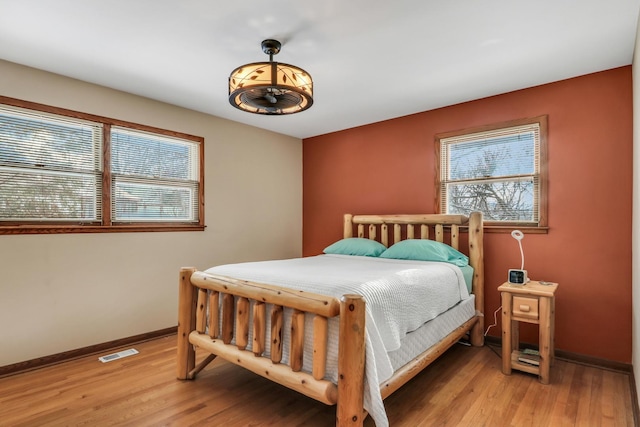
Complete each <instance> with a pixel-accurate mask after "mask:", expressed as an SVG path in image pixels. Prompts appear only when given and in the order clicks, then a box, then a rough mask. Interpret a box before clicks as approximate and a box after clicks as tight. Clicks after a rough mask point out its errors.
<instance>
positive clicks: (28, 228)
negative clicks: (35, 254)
mask: <svg viewBox="0 0 640 427" xmlns="http://www.w3.org/2000/svg"><path fill="white" fill-rule="evenodd" d="M204 229H205V226H204V225H198V224H189V225H177V224H154V225H111V226H102V225H64V226H62V225H12V226H0V235H10V234H76V233H144V232H168V231H204Z"/></svg>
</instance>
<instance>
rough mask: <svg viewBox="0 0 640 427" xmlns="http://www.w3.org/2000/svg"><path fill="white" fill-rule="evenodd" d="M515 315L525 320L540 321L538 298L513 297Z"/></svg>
mask: <svg viewBox="0 0 640 427" xmlns="http://www.w3.org/2000/svg"><path fill="white" fill-rule="evenodd" d="M511 311H512V312H513V315H514V316H516V317H522V318H525V319H533V320H538V298H529V297H520V296H516V295H514V296H513V307H512V309H511Z"/></svg>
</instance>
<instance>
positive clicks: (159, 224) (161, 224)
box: [0, 96, 205, 235]
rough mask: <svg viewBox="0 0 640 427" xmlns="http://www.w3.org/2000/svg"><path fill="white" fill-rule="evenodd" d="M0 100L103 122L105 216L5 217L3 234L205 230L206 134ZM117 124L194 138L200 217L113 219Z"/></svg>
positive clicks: (2, 225)
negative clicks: (114, 128) (88, 218)
mask: <svg viewBox="0 0 640 427" xmlns="http://www.w3.org/2000/svg"><path fill="white" fill-rule="evenodd" d="M0 104H3V105H7V106H12V107H19V108H24V109H28V110H34V111H37V112H43V113H48V114H55V115H60V116H65V117H69V118H72V119H79V120H85V121H91V122H96V123H99V124H101V125H102V127H103V132H102V182H101V185H102V194H101V196H102V220H99V221H90V222H83V221H64V222H54V221H51V220H47V221H46V222H45V221H10V222H9V221H2V222H0V235H6V234H66V233H113V232H153V231H155V232H165V231H203V230H204V229H205V224H204V138H203V137H200V136H195V135H190V134H186V133H182V132H176V131H171V130H167V129H161V128H157V127H154V126H148V125H141V124H137V123H132V122H128V121H124V120H119V119H113V118H109V117H104V116H98V115H94V114H89V113H82V112H79V111H74V110H68V109H65V108H60V107H53V106H49V105H44V104H39V103H35V102H31V101H24V100H20V99H15V98H10V97H6V96H0ZM112 126H117V127H121V128H127V129H131V130H134V131H142V132H148V133H152V134H157V135H159V136H167V137H172V138H179V139H184V140H188V141H193V142H194V143H196V144H198V150H199V157H200V158H199V159H198V160H199V176H198V180H199V184H198V194H197V197H198V219H197V221H193V222H179V221H145V222H129V223H122V222H120V223H118V224H114V223H113V222H112V200H111V192H112V191H111V187H112V176H111V167H110V166H111V127H112Z"/></svg>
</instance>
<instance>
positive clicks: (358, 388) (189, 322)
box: [177, 213, 484, 426]
mask: <svg viewBox="0 0 640 427" xmlns="http://www.w3.org/2000/svg"><path fill="white" fill-rule="evenodd" d="M461 227H468V248H469V251H468V253H469V260H470V265H471V266H472V267H473V268H474V278H473V293H474V295H475V308H476V315H475V316H474V317H473V318H472V319H470V320H469V321H467V322H466V323H465V324H463V325H461V326H460V327H458V328H457V329H456V330H454V331H453V332H452V333H451V334H449V335H448V336H447V337H445V338H444V339H442V340H441V341H440V342H439V343H437V344H436V345H434V346H432V347H431V348H429V349H427V350H425V351H424V352H423V353H422V354H421V355H419V356H418V357H416V358H415V359H414V360H413V361H412V362H410V363H408V364H407V365H406V366H404V367H402V368H400V369H399V370H398V371H397V372H396V373H395V374H394V375H393V377H392V378H390V379H389V380H387V381H386V382H385V383H384V384H381V395H382V397H383V398H385V397H387V396H388V395H390V394H391V393H392V392H393V391H395V390H396V389H398V388H399V387H400V386H401V385H403V384H405V383H406V382H407V381H408V380H409V379H411V378H412V377H413V376H415V375H416V374H417V373H418V372H420V371H421V370H422V369H423V368H424V367H426V366H427V365H429V364H430V363H431V362H433V361H434V360H435V359H436V358H437V357H438V356H439V355H441V354H442V353H443V352H444V351H445V350H446V349H447V348H449V347H450V346H451V345H453V344H454V343H455V342H457V341H458V340H459V339H460V338H462V337H463V336H465V335H466V334H469V338H470V340H471V343H472V344H473V345H483V342H484V335H483V332H484V331H483V330H484V319H483V314H482V313H483V306H484V261H483V256H484V255H483V245H482V240H483V230H482V215H481V214H479V213H472V214H471V215H470V217H469V218H467V217H465V216H463V215H366V216H352V215H345V218H344V237H345V238H348V237H352V236H353V232H354V229H355V230H356V231H357V236H358V237H368V238H370V239H376V240H378V241H381V243H383V244H384V245H385V246H389V245H390V243H395V242H397V241H399V240H402V239H404V238H417V237H416V236H417V235H418V233H419V238H423V239H424V238H430V235H431V236H433V239H434V240H437V241H440V242H443V241H444V239H445V234H447V235H448V237H449V241H450V243H449V244H450V245H451V246H452V247H454V248H456V249H458V246H459V233H460V228H461ZM430 230H431V231H430ZM391 232H392V235H393V240H391V238H390V236H389V234H390V233H391ZM430 233H432V234H430ZM268 307H270V309H269V313H267V308H268ZM285 309H290V310H291V312H292V314H291V322H290V324H291V327H290V328H288V330H285V328H284V326H283V325H284V324H285V321H284V311H285ZM267 316H268V317H267ZM307 316H311V317H312V319H313V322H312V325H313V326H312V327H311V329H312V330H310V331H305V317H307ZM333 317H338V320H339V338H338V340H339V341H338V372H337V374H338V381H337V385H336V384H334V383H332V382H331V381H328V380H326V379H324V378H325V374H326V368H327V339H328V324H329V319H331V318H333ZM267 324H269V325H270V330H269V335H270V337H271V338H270V340H269V342H267V341H266V337H267V329H266V328H267ZM309 336H311V337H312V338H311V340H312V343H313V349H312V352H313V354H312V366H311V367H307V366H305V371H303V370H302V364H303V356H304V342H305V337H309ZM249 337H251V340H252V341H251V342H249ZM285 341H286V342H287V343H288V345H289V355H288V360H283V343H284V342H285ZM195 347H198V348H201V349H203V350H205V351H207V352H208V353H210V356H209V357H207V358H206V359H205V360H204V361H202V362H201V363H200V364H199V365H198V366H196V364H195V360H196V358H195ZM217 356H220V357H222V358H224V359H225V360H227V361H230V362H232V363H235V364H237V365H240V366H243V367H244V368H246V369H249V370H251V371H253V372H254V373H256V374H258V375H261V376H263V377H265V378H268V379H270V380H273V381H276V382H278V383H280V384H282V385H285V386H287V387H289V388H291V389H293V390H296V391H298V392H300V393H303V394H305V395H307V396H309V397H311V398H313V399H316V400H318V401H320V402H324V403H326V404H329V405H333V404H336V405H337V409H336V423H337V425H338V426H361V425H362V424H363V421H364V417H365V416H366V412H365V411H364V409H363V392H364V375H365V373H364V372H365V369H364V368H365V302H364V299H363V297H361V296H359V295H344V296H343V297H342V298H340V299H338V298H334V297H330V296H326V295H319V294H314V293H309V292H303V291H297V290H291V289H287V288H285V287H279V286H272V285H266V284H261V283H256V282H251V281H246V280H238V279H233V278H229V277H225V276H216V275H211V274H206V273H203V272H199V271H196V269H195V268H183V269H182V270H181V271H180V301H179V318H178V365H177V376H178V378H179V379H193V378H194V377H195V376H196V374H197V373H198V372H199V371H200V370H202V369H203V368H204V367H205V366H206V365H207V364H208V363H210V362H211V361H212V360H213V359H215V358H216V357H217Z"/></svg>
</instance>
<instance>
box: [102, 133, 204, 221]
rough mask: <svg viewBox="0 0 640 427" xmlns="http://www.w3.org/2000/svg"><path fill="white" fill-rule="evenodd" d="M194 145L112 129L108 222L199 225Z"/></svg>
mask: <svg viewBox="0 0 640 427" xmlns="http://www.w3.org/2000/svg"><path fill="white" fill-rule="evenodd" d="M199 149H200V147H199V145H198V143H197V142H194V141H189V140H184V139H180V138H173V137H169V136H163V135H157V134H152V133H148V132H143V131H139V130H131V129H127V128H121V127H115V126H114V127H112V128H111V178H112V201H113V202H112V221H113V222H114V223H126V222H144V221H154V222H158V221H162V222H164V221H167V222H173V221H175V222H193V223H197V222H198V220H199V219H198V209H199V198H198V192H199V185H200V184H199V176H200V170H199V167H200V160H199V153H200V150H199Z"/></svg>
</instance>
